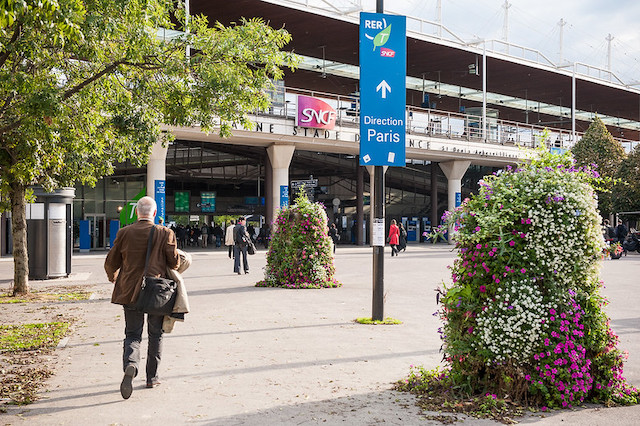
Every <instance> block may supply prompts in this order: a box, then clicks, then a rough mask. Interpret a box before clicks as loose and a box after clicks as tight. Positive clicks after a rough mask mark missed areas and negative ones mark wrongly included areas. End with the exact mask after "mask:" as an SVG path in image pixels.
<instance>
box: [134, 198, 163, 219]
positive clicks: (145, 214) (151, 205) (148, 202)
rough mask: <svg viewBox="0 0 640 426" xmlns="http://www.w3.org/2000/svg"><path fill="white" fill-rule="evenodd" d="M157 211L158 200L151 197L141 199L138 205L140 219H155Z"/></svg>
mask: <svg viewBox="0 0 640 426" xmlns="http://www.w3.org/2000/svg"><path fill="white" fill-rule="evenodd" d="M157 209H158V205H157V204H156V200H154V199H153V198H151V197H149V196H147V197H142V198H140V199H139V200H138V204H137V205H136V212H137V214H138V219H142V218H147V219H150V218H153V217H154V216H155V213H156V210H157Z"/></svg>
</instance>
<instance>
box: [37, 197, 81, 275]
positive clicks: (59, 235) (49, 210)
mask: <svg viewBox="0 0 640 426" xmlns="http://www.w3.org/2000/svg"><path fill="white" fill-rule="evenodd" d="M33 192H34V195H35V196H36V202H35V203H31V204H27V208H26V214H27V246H28V247H27V249H28V253H29V278H30V279H40V280H42V279H47V278H58V277H66V276H68V275H69V274H70V273H71V253H72V251H73V245H72V241H73V240H72V232H73V214H72V208H73V198H74V197H75V188H62V189H57V190H55V191H53V192H45V191H44V190H43V189H42V188H40V187H35V188H33Z"/></svg>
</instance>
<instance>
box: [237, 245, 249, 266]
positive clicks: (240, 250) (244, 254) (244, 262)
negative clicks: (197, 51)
mask: <svg viewBox="0 0 640 426" xmlns="http://www.w3.org/2000/svg"><path fill="white" fill-rule="evenodd" d="M240 253H242V266H243V267H244V271H245V272H247V271H249V262H247V246H244V247H240V246H238V245H235V246H233V256H234V259H233V272H240Z"/></svg>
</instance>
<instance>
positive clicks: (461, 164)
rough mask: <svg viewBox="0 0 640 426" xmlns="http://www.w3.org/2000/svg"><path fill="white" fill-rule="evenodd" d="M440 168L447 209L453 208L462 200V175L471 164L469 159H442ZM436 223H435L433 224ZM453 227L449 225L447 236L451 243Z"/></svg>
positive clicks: (451, 209)
mask: <svg viewBox="0 0 640 426" xmlns="http://www.w3.org/2000/svg"><path fill="white" fill-rule="evenodd" d="M439 165H440V168H441V169H442V171H443V172H444V175H445V176H446V177H447V195H448V198H449V203H448V206H447V209H448V210H449V211H453V210H455V208H456V207H458V206H459V205H460V203H461V202H462V177H463V176H464V174H465V172H466V171H467V169H468V168H469V166H470V165H471V161H469V160H454V161H444V162H441V163H439ZM435 225H437V224H435ZM452 232H453V227H451V226H449V232H448V238H447V240H448V241H449V244H453V239H452V238H451V235H452Z"/></svg>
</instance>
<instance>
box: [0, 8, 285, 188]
mask: <svg viewBox="0 0 640 426" xmlns="http://www.w3.org/2000/svg"><path fill="white" fill-rule="evenodd" d="M172 15H176V16H178V17H180V16H183V15H184V13H183V12H182V11H181V10H176V9H175V7H174V3H173V2H169V1H166V0H152V1H140V0H125V1H119V2H114V1H110V0H95V1H90V2H80V1H78V0H62V1H59V2H52V1H44V2H40V1H39V2H35V1H30V0H23V1H16V2H8V7H7V8H5V9H4V15H3V16H0V24H3V25H2V26H1V30H0V113H1V114H0V142H1V143H2V148H3V151H2V153H1V154H0V177H1V178H2V184H3V185H10V184H11V183H12V182H19V183H21V184H25V185H31V184H41V185H43V186H45V187H46V188H55V187H60V186H64V185H70V184H73V183H74V182H75V181H76V180H80V181H82V182H85V183H94V182H95V180H96V178H98V177H100V176H103V175H105V174H109V173H111V172H112V170H113V166H114V163H115V162H121V161H124V160H125V159H131V160H132V161H133V162H134V164H136V165H138V166H139V165H142V164H144V163H145V162H146V160H147V157H148V154H149V150H150V147H151V145H152V144H153V143H154V142H155V141H157V140H159V139H161V138H163V137H166V136H164V135H163V134H162V133H161V132H160V127H159V126H160V124H161V123H164V124H169V125H191V124H194V123H198V124H200V125H201V126H202V128H203V130H205V131H211V130H212V129H213V128H214V126H215V125H216V124H220V125H221V133H223V134H224V135H228V134H229V130H230V126H231V124H232V123H240V124H244V125H247V124H248V121H247V118H246V116H245V114H246V112H247V111H251V110H254V109H257V108H264V107H266V106H267V105H268V97H267V95H266V89H268V88H270V87H271V81H270V78H275V79H279V78H281V77H282V70H281V67H282V66H293V65H294V64H295V61H296V59H295V58H294V57H293V56H292V55H290V54H289V53H286V52H282V51H281V48H282V47H283V46H284V45H285V44H286V43H287V42H288V41H289V40H290V35H289V34H288V33H287V32H286V31H284V30H283V29H281V30H273V29H272V28H270V27H268V26H267V25H266V24H265V23H264V22H262V21H260V20H259V19H253V20H249V21H246V20H243V21H242V22H241V23H240V24H239V25H236V26H233V27H224V26H222V25H220V24H216V25H214V26H213V27H209V23H208V22H207V19H206V18H205V17H203V16H193V17H192V18H191V21H190V27H189V31H190V32H189V33H188V34H182V35H181V36H178V37H175V38H173V39H165V38H163V37H162V35H163V30H164V29H172V28H174V27H175V25H174V24H173V23H172V20H171V16H172ZM187 44H189V45H191V46H192V51H193V54H192V55H191V56H190V57H186V56H185V49H186V46H187ZM3 189H5V188H3Z"/></svg>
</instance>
